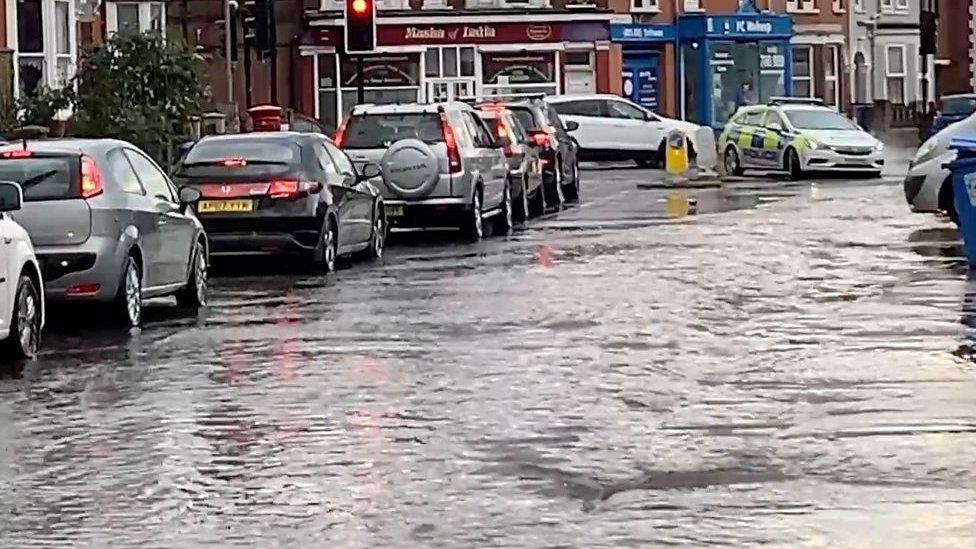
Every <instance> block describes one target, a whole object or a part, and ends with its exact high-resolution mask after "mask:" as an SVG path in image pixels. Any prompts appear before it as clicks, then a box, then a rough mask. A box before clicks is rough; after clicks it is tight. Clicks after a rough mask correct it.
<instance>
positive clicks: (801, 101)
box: [768, 97, 824, 107]
mask: <svg viewBox="0 0 976 549" xmlns="http://www.w3.org/2000/svg"><path fill="white" fill-rule="evenodd" d="M768 104H769V105H770V106H773V105H814V106H817V107H823V106H824V101H823V99H819V98H817V97H770V98H769V103H768Z"/></svg>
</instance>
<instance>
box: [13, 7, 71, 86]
mask: <svg viewBox="0 0 976 549" xmlns="http://www.w3.org/2000/svg"><path fill="white" fill-rule="evenodd" d="M16 5H17V19H16V21H17V35H16V36H17V38H16V43H15V44H13V49H14V51H15V52H16V66H15V71H16V78H17V89H16V92H17V93H18V94H21V93H27V94H32V93H36V92H37V91H39V90H40V89H41V88H43V87H50V88H56V87H60V86H63V85H65V84H67V83H68V82H69V81H70V80H71V77H72V75H73V74H74V58H75V32H74V29H75V24H74V6H73V2H72V0H19V1H18V2H16Z"/></svg>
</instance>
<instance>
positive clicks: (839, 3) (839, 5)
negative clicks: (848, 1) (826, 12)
mask: <svg viewBox="0 0 976 549" xmlns="http://www.w3.org/2000/svg"><path fill="white" fill-rule="evenodd" d="M833 7H834V13H844V11H846V10H845V9H844V0H834V1H833Z"/></svg>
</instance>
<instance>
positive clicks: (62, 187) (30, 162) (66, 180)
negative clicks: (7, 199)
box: [0, 155, 81, 202]
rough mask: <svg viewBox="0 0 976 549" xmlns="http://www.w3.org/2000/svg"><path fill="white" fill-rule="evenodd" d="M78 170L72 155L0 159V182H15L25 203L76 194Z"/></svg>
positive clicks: (75, 157) (79, 168) (72, 196)
mask: <svg viewBox="0 0 976 549" xmlns="http://www.w3.org/2000/svg"><path fill="white" fill-rule="evenodd" d="M80 171H81V162H80V160H79V158H78V157H77V156H74V155H70V156H68V155H66V156H49V157H43V156H35V157H33V158H17V159H0V181H13V182H15V183H19V184H20V186H21V188H23V189H24V201H25V202H36V201H39V200H60V199H66V198H77V197H79V196H80V189H79V184H78V183H79V180H80V179H81V173H80Z"/></svg>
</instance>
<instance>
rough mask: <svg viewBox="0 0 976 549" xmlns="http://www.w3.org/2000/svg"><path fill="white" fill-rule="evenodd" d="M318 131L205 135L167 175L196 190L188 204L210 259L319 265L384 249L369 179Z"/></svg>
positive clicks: (378, 201) (379, 202)
mask: <svg viewBox="0 0 976 549" xmlns="http://www.w3.org/2000/svg"><path fill="white" fill-rule="evenodd" d="M378 175H379V168H378V167H377V166H374V165H367V166H364V167H363V169H362V173H359V172H357V170H356V168H355V166H354V165H353V163H352V161H351V160H350V159H349V157H348V156H346V153H344V152H343V151H341V150H339V148H337V147H336V146H335V144H334V143H332V141H331V140H330V139H329V138H328V137H325V136H324V135H321V134H317V133H296V132H282V131H277V132H255V133H245V134H235V135H221V136H211V137H205V138H203V139H202V140H200V141H198V142H197V143H196V144H194V145H193V147H192V148H191V149H190V150H189V151H188V152H187V153H186V155H185V156H184V157H183V158H182V160H181V161H180V163H179V164H178V165H177V167H176V170H175V173H174V176H173V179H174V181H176V182H177V183H178V184H179V185H189V186H192V187H195V188H197V189H198V190H199V191H200V194H201V198H200V201H199V202H197V203H196V205H195V208H196V212H197V216H198V217H199V219H200V221H201V222H202V223H203V226H204V227H205V228H206V231H207V236H208V238H209V239H210V255H211V256H212V257H219V256H228V255H269V254H298V255H302V256H305V257H308V258H310V259H312V260H313V261H314V262H315V263H317V264H318V265H320V266H321V267H322V268H323V269H325V270H333V269H335V262H336V259H337V258H338V257H339V256H342V255H345V254H351V253H357V254H363V255H366V256H370V257H374V258H378V257H381V256H382V254H383V246H384V243H385V237H386V213H385V210H384V207H383V198H382V196H381V195H380V193H379V192H378V190H377V189H376V188H375V187H374V186H373V185H372V184H370V182H369V179H371V178H372V177H376V176H378Z"/></svg>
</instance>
